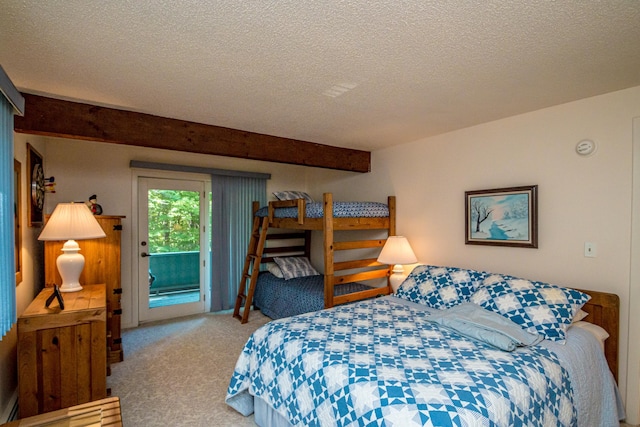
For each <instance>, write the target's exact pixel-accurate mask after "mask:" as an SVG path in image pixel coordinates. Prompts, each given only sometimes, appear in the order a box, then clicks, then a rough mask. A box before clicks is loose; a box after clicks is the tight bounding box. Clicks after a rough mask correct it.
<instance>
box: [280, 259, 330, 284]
mask: <svg viewBox="0 0 640 427" xmlns="http://www.w3.org/2000/svg"><path fill="white" fill-rule="evenodd" d="M273 261H275V263H276V264H278V267H280V270H281V271H282V276H283V278H284V280H289V279H294V278H296V277H305V276H317V275H319V274H320V273H318V272H317V271H316V269H315V268H313V266H312V265H311V262H309V258H307V257H286V258H279V257H276V258H274V259H273Z"/></svg>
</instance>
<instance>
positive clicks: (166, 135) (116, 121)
mask: <svg viewBox="0 0 640 427" xmlns="http://www.w3.org/2000/svg"><path fill="white" fill-rule="evenodd" d="M23 96H24V98H25V114H24V116H23V117H19V116H15V118H14V130H15V131H16V132H19V133H28V134H35V135H46V136H54V137H61V138H72V139H81V140H87V141H98V142H108V143H113V144H126V145H135V146H139V147H149V148H160V149H164V150H176V151H188V152H191V153H200V154H212V155H217V156H227V157H238V158H242V159H251V160H262V161H267V162H277V163H287V164H293V165H301V166H313V167H319V168H327V169H337V170H345V171H352V172H370V170H371V153H370V152H368V151H361V150H352V149H348V148H340V147H333V146H330V145H323V144H316V143H313V142H306V141H299V140H295V139H289V138H281V137H277V136H270V135H263V134H259V133H254V132H246V131H242V130H236V129H230V128H224V127H219V126H212V125H205V124H201V123H194V122H188V121H184V120H177V119H169V118H165V117H158V116H153V115H150V114H143V113H136V112H132V111H126V110H119V109H115V108H108V107H101V106H97V105H91V104H83V103H79V102H72V101H64V100H60V99H55V98H49V97H45V96H40V95H33V94H27V93H25V94H23Z"/></svg>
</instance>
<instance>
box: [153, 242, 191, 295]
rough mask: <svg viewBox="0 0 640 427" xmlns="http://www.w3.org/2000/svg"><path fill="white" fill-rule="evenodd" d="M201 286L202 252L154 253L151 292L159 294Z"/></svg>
mask: <svg viewBox="0 0 640 427" xmlns="http://www.w3.org/2000/svg"><path fill="white" fill-rule="evenodd" d="M199 288H200V252H197V251H193V252H171V253H152V254H151V256H150V257H149V293H150V294H151V295H158V294H164V293H171V292H183V291H190V290H197V289H199Z"/></svg>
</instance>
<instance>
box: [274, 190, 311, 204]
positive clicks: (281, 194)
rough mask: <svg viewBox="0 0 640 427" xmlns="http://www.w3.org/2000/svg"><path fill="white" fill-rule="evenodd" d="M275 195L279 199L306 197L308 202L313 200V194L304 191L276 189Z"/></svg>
mask: <svg viewBox="0 0 640 427" xmlns="http://www.w3.org/2000/svg"><path fill="white" fill-rule="evenodd" d="M273 195H274V196H275V197H276V199H278V200H295V199H304V200H306V201H307V202H313V199H312V198H311V196H310V195H308V194H307V193H305V192H304V191H274V192H273Z"/></svg>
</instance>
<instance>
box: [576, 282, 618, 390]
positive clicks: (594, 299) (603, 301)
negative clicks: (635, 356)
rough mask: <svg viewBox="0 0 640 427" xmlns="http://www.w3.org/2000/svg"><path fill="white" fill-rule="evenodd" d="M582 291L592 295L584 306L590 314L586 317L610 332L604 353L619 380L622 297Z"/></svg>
mask: <svg viewBox="0 0 640 427" xmlns="http://www.w3.org/2000/svg"><path fill="white" fill-rule="evenodd" d="M578 290H579V291H580V292H584V293H585V294H588V295H591V299H590V300H589V302H587V303H586V304H585V305H584V307H583V308H582V309H583V310H584V311H585V312H587V313H589V315H588V316H587V317H586V318H585V319H584V320H585V321H587V322H590V323H593V324H595V325H598V326H600V327H602V328H603V329H604V330H605V331H607V332H608V333H609V338H607V340H606V341H605V342H604V355H605V357H606V359H607V363H608V364H609V369H611V372H612V373H613V377H614V378H615V380H616V382H617V381H618V344H619V335H620V298H619V297H618V295H615V294H610V293H607V292H598V291H587V290H584V289H578Z"/></svg>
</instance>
